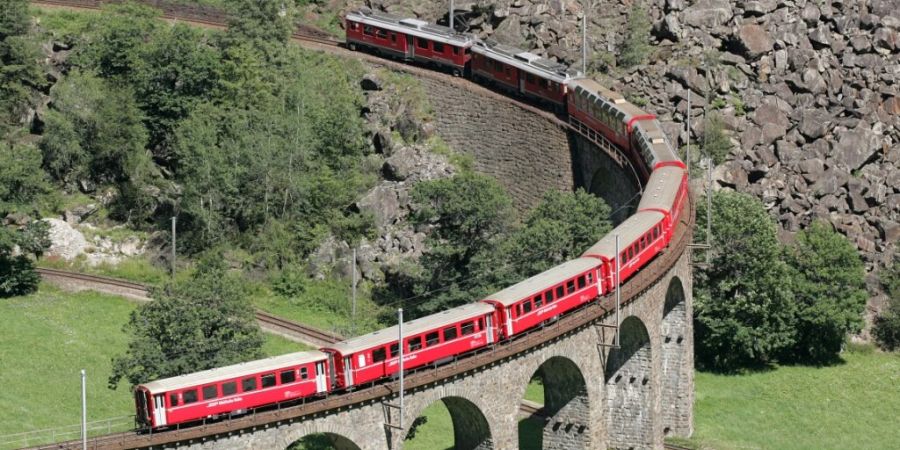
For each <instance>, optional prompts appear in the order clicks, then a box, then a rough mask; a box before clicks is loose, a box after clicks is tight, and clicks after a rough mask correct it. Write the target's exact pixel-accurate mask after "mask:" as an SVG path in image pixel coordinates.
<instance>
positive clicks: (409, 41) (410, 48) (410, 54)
mask: <svg viewBox="0 0 900 450" xmlns="http://www.w3.org/2000/svg"><path fill="white" fill-rule="evenodd" d="M415 57H416V46H415V45H413V37H412V36H410V35H408V34H407V35H406V59H413V58H415Z"/></svg>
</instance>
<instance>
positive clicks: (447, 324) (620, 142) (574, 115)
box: [134, 9, 688, 429]
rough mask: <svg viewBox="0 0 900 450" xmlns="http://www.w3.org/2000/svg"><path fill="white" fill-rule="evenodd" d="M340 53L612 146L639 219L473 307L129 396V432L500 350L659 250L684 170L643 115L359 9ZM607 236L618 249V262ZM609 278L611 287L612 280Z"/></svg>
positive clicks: (494, 47) (445, 36) (413, 24)
mask: <svg viewBox="0 0 900 450" xmlns="http://www.w3.org/2000/svg"><path fill="white" fill-rule="evenodd" d="M345 20H346V24H345V25H346V26H345V29H346V45H347V47H348V48H350V49H351V50H365V51H369V52H373V53H377V54H380V55H384V56H387V57H391V58H396V59H401V60H404V61H408V62H411V63H416V64H424V65H428V66H430V67H433V68H435V69H437V70H442V71H447V72H449V73H452V74H453V75H456V76H461V77H466V78H468V79H471V80H472V81H474V82H477V83H481V84H485V85H488V86H490V87H492V88H495V89H497V90H501V91H504V92H506V93H508V94H512V95H516V96H521V97H522V98H527V99H529V100H531V101H536V102H538V103H541V104H543V105H545V106H546V107H547V108H550V109H552V110H553V111H555V112H557V113H558V114H563V115H567V118H568V119H569V122H570V123H573V124H574V123H578V125H579V128H580V129H584V128H585V127H586V128H587V129H589V130H590V131H591V132H592V133H597V134H599V135H602V136H603V137H604V138H605V139H606V140H608V141H609V142H611V143H613V144H615V145H616V146H617V147H619V148H620V149H621V150H622V152H623V153H624V155H625V156H626V157H627V158H628V159H629V160H630V162H631V164H632V165H633V166H634V167H636V168H637V172H638V173H639V174H640V177H641V178H642V181H643V182H644V192H643V196H642V198H641V201H640V203H639V204H638V208H637V213H635V214H634V215H632V216H631V217H629V218H628V219H626V220H625V221H623V222H622V223H621V224H619V225H618V226H617V227H616V228H615V229H614V230H613V231H612V232H610V233H609V234H608V235H606V236H605V237H603V238H602V239H601V240H600V241H598V242H597V243H596V244H594V245H593V246H591V247H590V248H589V249H588V250H587V251H585V252H584V254H582V256H581V257H579V258H576V259H574V260H571V261H567V262H564V263H562V264H560V265H558V266H556V267H553V268H551V269H549V270H547V271H544V272H542V273H539V274H537V275H535V276H533V277H531V278H528V279H526V280H524V281H521V282H519V283H516V284H514V285H512V286H510V287H507V288H505V289H503V290H501V291H499V292H496V293H493V294H490V295H488V296H486V297H485V298H483V299H473V300H476V301H474V302H473V303H470V304H467V305H464V306H460V307H456V308H451V309H448V310H446V311H442V312H439V313H436V314H432V315H430V316H426V317H422V318H418V319H416V320H412V321H410V322H406V323H404V336H403V342H400V339H399V338H398V329H397V328H398V327H397V326H394V327H390V328H386V329H382V330H379V331H375V332H373V333H369V334H367V335H363V336H359V337H355V338H352V339H348V340H345V341H342V342H338V343H335V344H332V345H330V346H328V347H324V348H321V349H319V350H318V351H308V352H298V353H292V354H287V355H281V356H276V357H272V358H266V359H262V360H258V361H251V362H247V363H242V364H235V365H231V366H227V367H220V368H216V369H211V370H205V371H202V372H197V373H192V374H187V375H182V376H178V377H173V378H167V379H163V380H157V381H153V382H150V383H145V384H142V385H139V386H137V387H136V388H135V391H134V395H135V405H136V408H137V416H136V417H137V421H138V423H139V424H140V425H141V426H143V427H149V428H152V429H160V428H166V427H172V426H175V425H180V424H183V423H188V422H192V421H197V420H201V419H205V418H209V417H222V416H232V415H239V414H243V413H245V412H247V411H250V410H252V409H254V408H259V407H264V406H267V405H274V404H277V403H280V402H286V401H306V400H311V399H314V398H316V397H322V396H325V395H328V394H333V393H341V392H345V391H347V390H351V389H354V388H356V387H359V386H362V385H366V384H370V383H377V382H379V381H382V380H387V379H390V378H392V377H394V376H396V375H397V373H398V371H399V357H400V345H403V365H404V370H414V369H416V368H421V367H424V366H428V365H439V364H441V363H443V362H446V361H450V360H452V359H454V358H458V357H461V356H465V355H467V354H470V353H472V352H475V351H478V350H480V349H483V348H484V347H487V346H492V345H502V344H503V343H504V342H505V341H508V340H510V339H513V338H515V337H517V336H519V335H521V334H522V333H527V332H528V331H530V330H532V329H534V328H536V327H539V326H541V324H543V323H547V322H548V321H552V320H554V319H557V318H559V317H560V316H561V315H564V314H566V313H567V312H570V311H572V310H575V309H577V308H579V307H582V306H583V305H585V304H588V303H590V302H592V301H597V299H599V298H600V297H601V296H604V295H606V294H608V293H610V292H612V291H614V290H615V289H616V287H617V285H618V283H621V282H623V281H625V280H627V279H628V278H630V277H631V276H632V275H634V273H635V272H637V271H638V270H640V269H641V268H642V267H643V266H644V265H646V264H647V263H648V262H649V261H650V260H652V259H653V258H654V257H655V256H656V255H657V254H659V253H660V252H661V251H663V249H665V248H666V247H667V246H668V245H669V243H670V241H671V239H672V237H673V233H674V229H675V227H676V225H677V223H678V220H679V213H680V212H681V210H682V206H683V203H684V201H685V199H686V197H687V193H688V179H687V173H686V170H685V164H684V163H683V162H682V161H681V160H680V159H679V158H678V156H677V154H676V153H675V152H674V150H673V148H672V145H671V144H670V143H669V141H668V139H667V138H666V136H665V133H664V132H663V131H662V128H661V127H660V124H659V121H658V120H657V119H656V117H655V116H654V115H653V114H650V113H648V112H646V111H643V110H641V109H640V108H639V107H637V106H635V105H633V104H631V103H630V102H628V101H627V100H626V99H625V98H624V97H623V96H621V95H620V94H618V93H616V92H613V91H611V90H609V89H607V88H605V87H603V86H601V85H600V84H599V83H597V82H595V81H593V80H590V79H587V78H584V77H582V76H581V74H579V73H578V72H577V71H573V70H571V69H569V68H568V67H566V66H564V65H562V64H559V63H557V62H554V61H551V60H548V59H544V58H541V57H539V56H537V55H534V54H533V53H530V52H527V51H524V50H521V49H517V48H514V47H510V46H506V45H502V44H498V43H496V42H492V41H487V42H485V41H481V40H479V39H478V38H476V37H475V36H474V35H471V34H467V33H458V32H456V31H454V30H451V29H450V28H448V27H444V26H440V25H435V24H429V23H427V22H425V21H422V20H418V19H414V18H403V17H399V16H394V15H391V14H387V13H382V12H376V11H372V10H369V9H361V10H358V11H355V12H351V13H349V14H347V16H346V19H345ZM616 236H618V239H619V240H620V243H621V245H618V247H619V249H618V254H617V253H616V248H617V243H616ZM617 271H618V280H617V277H616V272H617Z"/></svg>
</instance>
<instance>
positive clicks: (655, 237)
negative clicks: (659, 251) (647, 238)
mask: <svg viewBox="0 0 900 450" xmlns="http://www.w3.org/2000/svg"><path fill="white" fill-rule="evenodd" d="M657 239H659V227H656V228H654V229H653V240H654V241H655V240H657Z"/></svg>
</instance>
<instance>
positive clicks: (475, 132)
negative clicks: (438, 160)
mask: <svg viewBox="0 0 900 450" xmlns="http://www.w3.org/2000/svg"><path fill="white" fill-rule="evenodd" d="M419 80H420V81H421V83H422V85H423V86H424V87H425V90H426V92H427V93H428V96H429V101H430V103H431V106H432V108H433V109H434V114H435V121H434V124H435V126H436V127H437V134H438V135H439V136H440V137H441V138H442V139H443V140H444V141H445V142H446V143H447V144H448V145H449V146H450V147H451V148H452V149H454V150H456V151H458V152H462V153H466V154H469V155H471V156H472V157H473V158H474V160H475V167H474V168H475V170H476V171H478V172H481V173H485V174H488V175H491V176H493V177H495V178H497V180H499V181H500V183H501V184H503V186H504V187H505V188H506V189H507V191H508V192H509V193H510V195H512V197H513V200H514V202H515V204H516V207H518V208H522V209H527V208H529V207H531V206H534V205H535V204H537V202H538V201H539V200H540V199H541V197H542V196H543V194H544V192H547V191H548V190H550V189H555V190H563V191H571V190H572V189H573V186H574V184H573V182H572V158H571V156H570V153H569V143H568V141H567V136H566V130H564V129H562V128H561V127H559V126H558V125H557V124H556V123H555V122H554V121H553V120H552V119H550V118H548V117H546V116H544V115H540V114H537V113H534V112H532V111H530V110H528V109H524V108H521V107H520V106H517V105H516V104H514V103H512V102H510V101H506V100H504V99H502V98H498V95H499V94H496V93H494V92H491V91H488V90H486V89H481V88H479V87H477V86H471V85H470V86H467V87H466V88H463V87H459V86H455V85H452V84H446V83H444V82H442V81H440V80H437V79H434V78H430V77H419Z"/></svg>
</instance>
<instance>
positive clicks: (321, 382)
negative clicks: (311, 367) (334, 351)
mask: <svg viewBox="0 0 900 450" xmlns="http://www.w3.org/2000/svg"><path fill="white" fill-rule="evenodd" d="M326 378H327V377H326V376H325V361H319V362H317V363H316V392H317V393H319V394H321V393H322V392H325V391H327V390H328V382H327V379H326Z"/></svg>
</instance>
